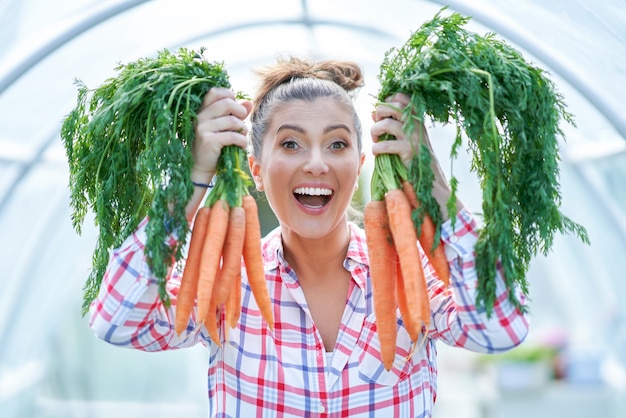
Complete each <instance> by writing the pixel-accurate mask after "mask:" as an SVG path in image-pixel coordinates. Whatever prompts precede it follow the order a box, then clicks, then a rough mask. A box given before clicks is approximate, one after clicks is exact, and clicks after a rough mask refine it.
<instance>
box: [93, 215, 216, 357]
mask: <svg viewBox="0 0 626 418" xmlns="http://www.w3.org/2000/svg"><path fill="white" fill-rule="evenodd" d="M146 225H147V219H144V220H143V221H142V223H141V224H140V225H139V227H138V228H137V230H136V231H135V232H134V233H133V234H131V235H130V236H129V237H128V238H127V239H126V240H125V241H124V243H122V245H121V246H120V247H119V248H117V249H115V250H113V251H112V253H111V257H110V261H109V264H108V266H107V269H106V272H105V274H104V277H103V279H102V284H101V286H100V292H99V294H98V296H97V297H96V299H95V300H94V301H93V302H92V303H91V306H90V311H89V317H90V326H91V328H92V330H93V331H94V333H95V334H96V336H97V337H98V338H100V339H102V340H104V341H107V342H109V343H111V344H114V345H118V346H122V347H128V348H135V349H140V350H145V351H162V350H168V349H175V348H182V347H187V346H192V345H194V344H196V343H197V342H198V341H200V340H202V335H201V331H200V327H197V326H195V321H194V319H195V309H194V312H193V313H192V318H191V321H190V324H189V326H188V327H187V330H186V331H185V332H183V333H182V334H181V335H180V336H178V335H177V334H176V332H175V331H174V311H175V306H176V295H177V293H178V289H179V287H180V274H179V271H178V269H176V268H172V269H171V271H170V274H169V277H168V282H167V292H168V294H169V297H170V300H171V305H170V306H169V307H168V308H166V307H165V306H164V304H163V303H162V302H161V300H160V298H159V291H158V285H157V278H156V277H155V276H154V275H153V274H152V271H151V269H150V267H149V266H148V264H147V262H146V257H145V253H144V248H145V243H146V237H147V235H146ZM169 239H170V243H171V244H173V243H174V241H173V240H174V238H172V237H170V238H169ZM203 341H204V340H203Z"/></svg>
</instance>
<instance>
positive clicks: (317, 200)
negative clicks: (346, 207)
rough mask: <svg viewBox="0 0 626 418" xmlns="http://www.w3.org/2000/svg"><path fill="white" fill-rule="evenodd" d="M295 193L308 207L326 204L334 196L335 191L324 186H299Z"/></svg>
mask: <svg viewBox="0 0 626 418" xmlns="http://www.w3.org/2000/svg"><path fill="white" fill-rule="evenodd" d="M293 195H294V196H295V198H296V200H298V202H300V203H301V204H302V205H304V206H306V207H309V208H321V207H324V206H326V205H327V204H328V202H329V201H330V199H331V198H332V197H333V191H332V189H327V188H324V187H297V188H296V189H295V190H294V191H293Z"/></svg>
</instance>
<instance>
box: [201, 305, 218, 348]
mask: <svg viewBox="0 0 626 418" xmlns="http://www.w3.org/2000/svg"><path fill="white" fill-rule="evenodd" d="M219 312H220V309H219V308H218V307H217V306H216V304H215V298H211V303H210V304H209V309H208V310H207V314H206V317H205V318H204V320H203V321H202V322H204V326H205V327H206V329H207V331H208V333H209V337H211V340H213V342H214V343H215V344H217V346H218V347H221V346H222V343H221V342H220V336H219V332H218V331H217V315H218V314H219Z"/></svg>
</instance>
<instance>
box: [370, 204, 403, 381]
mask: <svg viewBox="0 0 626 418" xmlns="http://www.w3.org/2000/svg"><path fill="white" fill-rule="evenodd" d="M363 227H364V230H365V236H366V239H367V248H368V254H369V260H370V277H371V279H372V295H373V296H372V297H373V302H374V313H375V314H376V332H377V333H378V339H379V341H380V356H381V358H382V361H383V365H384V366H385V369H386V370H391V368H392V366H393V360H394V358H395V356H396V338H397V334H398V328H397V322H396V277H395V269H396V250H395V248H394V245H393V241H392V238H391V232H390V231H389V223H388V219H387V209H386V208H385V202H384V201H382V200H372V201H370V202H368V203H367V204H366V205H365V209H364V211H363Z"/></svg>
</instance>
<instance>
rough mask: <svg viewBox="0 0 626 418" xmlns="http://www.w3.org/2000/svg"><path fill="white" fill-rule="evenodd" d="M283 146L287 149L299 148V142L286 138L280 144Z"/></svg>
mask: <svg viewBox="0 0 626 418" xmlns="http://www.w3.org/2000/svg"><path fill="white" fill-rule="evenodd" d="M280 146H281V147H283V148H285V149H296V148H298V144H297V143H296V141H292V140H285V141H283V142H282V143H281V144H280Z"/></svg>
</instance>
